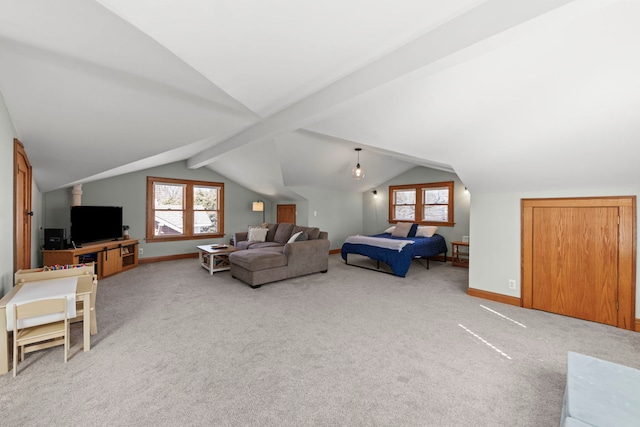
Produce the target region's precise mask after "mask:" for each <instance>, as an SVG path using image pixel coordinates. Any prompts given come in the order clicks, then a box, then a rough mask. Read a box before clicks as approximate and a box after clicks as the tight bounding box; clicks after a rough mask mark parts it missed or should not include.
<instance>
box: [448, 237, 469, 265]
mask: <svg viewBox="0 0 640 427" xmlns="http://www.w3.org/2000/svg"><path fill="white" fill-rule="evenodd" d="M461 248H464V249H461ZM451 265H454V266H456V267H467V268H468V267H469V243H468V242H451Z"/></svg>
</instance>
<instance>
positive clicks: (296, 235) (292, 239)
mask: <svg viewBox="0 0 640 427" xmlns="http://www.w3.org/2000/svg"><path fill="white" fill-rule="evenodd" d="M301 234H302V231H298V232H297V233H294V234H292V235H291V237H289V240H287V243H293V242H295V241H296V239H297V238H298V236H300V235H301Z"/></svg>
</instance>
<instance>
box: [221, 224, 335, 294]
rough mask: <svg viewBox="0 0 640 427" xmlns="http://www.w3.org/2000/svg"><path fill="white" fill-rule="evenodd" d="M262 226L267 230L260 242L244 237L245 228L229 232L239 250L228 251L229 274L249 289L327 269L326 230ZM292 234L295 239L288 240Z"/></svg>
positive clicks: (247, 234) (327, 237)
mask: <svg viewBox="0 0 640 427" xmlns="http://www.w3.org/2000/svg"><path fill="white" fill-rule="evenodd" d="M264 227H265V228H267V229H268V231H267V232H266V236H265V238H264V241H251V240H248V237H249V233H248V231H245V232H240V233H235V234H233V236H232V243H233V245H234V246H235V247H237V248H238V249H243V250H240V251H236V252H232V253H231V254H229V263H230V265H231V276H232V277H234V278H236V279H240V280H242V281H243V282H245V283H247V284H248V285H249V286H251V287H252V288H259V287H260V286H262V285H263V284H265V283H270V282H275V281H278V280H284V279H289V278H292V277H298V276H302V275H305V274H312V273H318V272H321V273H326V272H327V270H328V268H329V235H328V233H327V232H325V231H320V229H319V228H317V227H302V226H298V225H295V224H289V223H275V224H266V225H265V226H264ZM298 233H299V234H298ZM296 234H297V239H298V240H296V241H292V242H290V240H291V238H292V236H294V235H296Z"/></svg>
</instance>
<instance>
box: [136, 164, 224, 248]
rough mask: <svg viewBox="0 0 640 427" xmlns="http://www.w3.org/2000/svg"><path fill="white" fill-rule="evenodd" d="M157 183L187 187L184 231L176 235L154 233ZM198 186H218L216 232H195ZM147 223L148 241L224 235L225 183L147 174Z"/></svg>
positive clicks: (209, 237) (170, 240)
mask: <svg viewBox="0 0 640 427" xmlns="http://www.w3.org/2000/svg"><path fill="white" fill-rule="evenodd" d="M155 184H175V185H183V186H184V187H185V194H184V195H183V202H184V209H183V210H182V212H184V217H183V220H184V228H183V230H184V233H183V234H182V235H179V236H176V235H171V236H166V237H159V236H155V235H154V228H155V227H154V223H155V211H156V210H155V204H154V185H155ZM197 186H204V187H217V188H218V209H217V210H216V211H217V212H218V231H217V232H216V233H199V234H194V232H193V224H194V218H195V212H200V210H195V209H194V208H193V199H194V197H193V189H194V187H197ZM146 211H147V224H146V241H147V242H148V243H154V242H172V241H179V240H197V239H216V238H221V237H224V183H222V182H211V181H197V180H191V179H177V178H161V177H157V176H147V207H146Z"/></svg>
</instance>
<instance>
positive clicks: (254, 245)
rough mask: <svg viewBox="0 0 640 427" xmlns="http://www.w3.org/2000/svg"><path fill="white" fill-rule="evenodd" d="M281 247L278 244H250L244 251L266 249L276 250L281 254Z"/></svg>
mask: <svg viewBox="0 0 640 427" xmlns="http://www.w3.org/2000/svg"><path fill="white" fill-rule="evenodd" d="M282 247H283V245H281V244H280V243H276V242H251V244H250V245H249V247H248V248H246V249H267V248H276V249H278V250H279V251H280V252H282Z"/></svg>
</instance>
